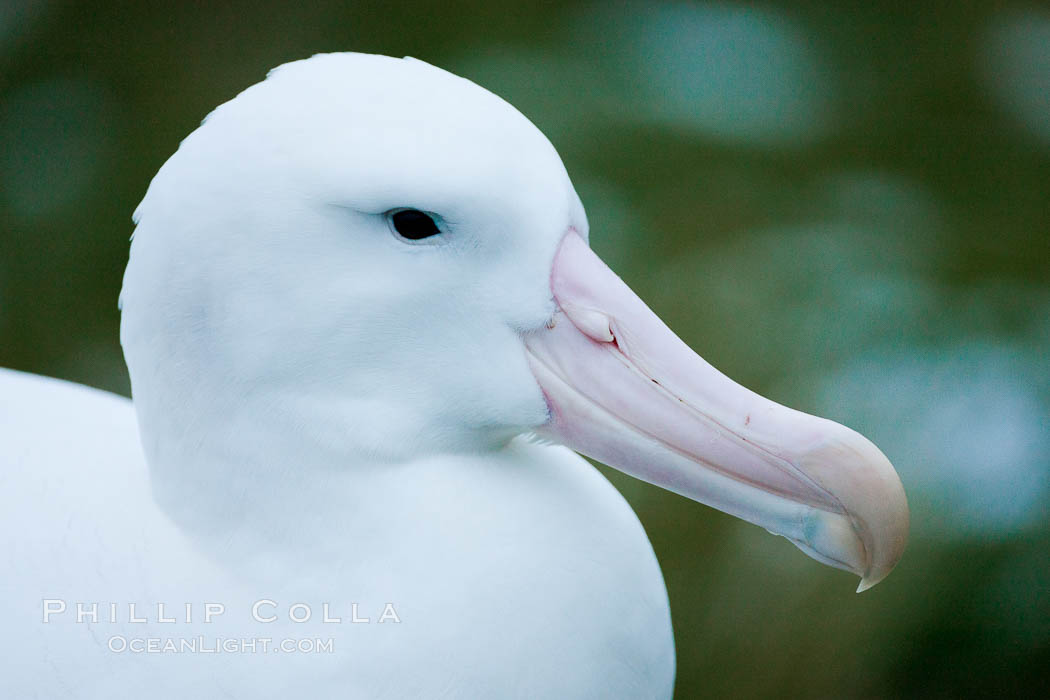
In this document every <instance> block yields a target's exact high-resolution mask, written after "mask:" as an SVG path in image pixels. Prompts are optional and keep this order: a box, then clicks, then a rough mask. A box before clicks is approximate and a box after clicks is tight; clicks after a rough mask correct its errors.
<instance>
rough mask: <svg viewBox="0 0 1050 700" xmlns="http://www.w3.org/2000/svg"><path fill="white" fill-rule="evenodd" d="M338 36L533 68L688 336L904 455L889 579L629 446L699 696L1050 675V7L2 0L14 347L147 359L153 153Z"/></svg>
mask: <svg viewBox="0 0 1050 700" xmlns="http://www.w3.org/2000/svg"><path fill="white" fill-rule="evenodd" d="M920 5H921V6H920ZM340 50H355V51H365V52H375V53H386V54H391V55H395V56H401V55H406V54H409V55H413V56H416V57H419V58H422V59H424V60H427V61H429V62H432V63H435V64H437V65H440V66H442V67H445V68H448V69H450V70H452V71H454V72H457V73H460V74H461V75H464V76H465V77H468V78H471V79H473V80H475V81H476V82H479V83H480V84H481V85H483V86H485V87H487V88H489V89H491V90H493V91H494V92H496V93H498V94H499V95H501V96H503V97H505V98H506V99H508V100H509V101H510V102H511V103H513V104H514V105H516V106H517V107H518V108H519V109H521V110H522V111H523V112H524V113H525V114H526V115H527V116H528V117H530V118H531V119H532V120H533V121H534V122H535V123H536V124H537V125H538V126H539V127H540V129H542V130H543V131H544V132H545V133H546V134H547V135H548V136H549V137H550V138H551V140H552V141H553V142H554V144H555V146H556V147H557V148H558V149H559V151H560V152H561V154H562V156H563V158H564V160H565V163H566V165H567V167H568V169H569V172H570V174H571V175H572V176H573V179H574V182H575V183H576V186H577V189H578V191H579V192H580V195H581V197H582V198H583V201H584V204H585V205H586V207H587V210H588V214H589V216H590V219H591V224H592V242H593V245H594V247H595V248H596V249H597V250H598V252H599V253H600V254H601V255H602V256H603V257H605V259H606V260H607V261H609V262H610V264H611V265H612V267H613V268H614V269H616V270H617V271H618V272H620V274H621V275H622V276H623V277H624V278H625V279H626V280H627V281H628V282H629V283H630V284H631V285H632V286H633V287H634V288H635V289H636V290H637V291H638V292H639V293H640V295H641V296H642V297H643V298H645V299H646V300H648V301H649V303H650V304H651V306H652V307H653V308H654V309H655V310H656V311H657V312H658V313H659V314H660V315H661V316H663V317H664V318H665V319H666V320H667V321H668V323H669V324H670V325H671V326H672V327H673V328H675V329H676V330H677V331H678V332H679V333H680V334H681V335H682V336H683V337H684V338H685V340H686V341H687V342H689V343H690V344H691V345H692V346H693V347H694V348H696V349H697V350H698V351H699V352H700V353H701V354H702V355H704V356H705V357H706V358H707V359H708V360H710V361H711V362H712V363H713V364H714V365H716V366H717V367H720V368H721V369H722V370H724V371H725V372H727V373H728V374H729V375H730V376H732V377H734V378H735V379H737V380H739V381H741V382H742V383H744V384H745V385H747V386H749V387H751V388H754V389H756V390H757V391H759V392H761V393H763V394H766V395H768V396H771V397H772V398H774V399H776V400H778V401H780V402H782V403H786V404H789V405H792V406H796V407H799V408H801V409H804V410H806V411H809V412H813V413H818V414H821V415H826V416H829V417H831V418H833V419H835V420H838V421H841V422H844V423H846V424H848V425H850V426H852V427H854V428H857V429H858V430H860V431H861V432H863V433H864V434H866V435H868V436H869V437H871V438H872V439H873V440H874V441H875V442H876V443H877V444H878V445H880V446H881V447H882V449H883V450H884V451H885V452H886V454H887V455H888V456H889V457H890V459H891V460H892V461H893V462H894V464H895V465H896V466H897V468H898V470H899V472H900V474H901V477H902V479H903V481H904V484H905V487H906V488H907V490H908V494H909V497H910V501H911V506H912V518H913V521H912V533H913V534H912V541H911V544H910V546H909V549H908V551H907V553H906V554H905V557H904V559H903V560H902V562H901V564H900V565H899V567H898V569H897V571H896V572H895V573H894V574H893V575H892V576H891V577H890V578H889V579H888V580H887V581H886V582H885V583H883V584H881V585H880V586H878V587H877V588H875V589H874V590H872V591H870V592H868V593H865V594H863V595H860V596H858V595H855V594H854V593H853V588H854V587H855V585H856V581H855V580H854V579H853V578H852V577H850V576H848V575H846V574H843V573H841V572H836V571H834V570H831V569H827V568H825V567H822V566H819V565H818V564H816V563H814V562H812V561H811V560H809V559H807V558H806V557H805V556H803V555H802V554H800V553H798V552H797V551H795V549H794V548H793V547H792V546H791V545H790V544H789V543H788V542H786V541H785V540H783V539H778V538H773V537H770V536H769V535H767V534H766V533H764V532H762V531H760V530H759V529H757V528H754V527H752V526H749V525H746V524H743V523H740V522H737V521H735V520H733V519H731V518H729V517H727V516H723V515H721V514H720V513H717V512H714V511H712V510H710V509H707V508H703V507H700V506H697V505H696V504H694V503H692V502H689V501H686V500H684V499H682V498H678V497H676V496H674V495H672V494H669V493H666V492H663V491H660V490H658V489H655V488H652V487H649V486H647V485H645V484H641V483H639V482H635V481H633V480H631V479H629V478H627V477H624V476H622V475H620V474H618V473H615V472H611V473H609V476H610V478H611V479H613V481H614V482H615V483H616V484H617V486H618V487H619V488H620V489H621V490H622V491H623V492H624V493H625V494H626V495H627V497H628V498H629V499H630V500H631V502H632V504H633V505H634V507H635V508H636V510H637V511H638V513H639V515H640V516H641V519H642V521H643V522H644V524H645V526H646V529H647V530H648V532H649V535H650V537H651V538H652V541H653V544H654V546H655V548H656V552H657V554H658V556H659V558H660V561H661V562H662V564H663V569H664V572H665V575H666V578H667V585H668V588H669V590H670V596H671V605H672V610H673V615H674V622H675V631H676V637H677V643H678V695H679V697H683V698H692V697H701V696H723V697H728V696H731V697H740V698H744V697H818V698H853V697H857V698H878V697H946V698H952V697H963V696H995V697H1004V696H1013V697H1038V696H1041V697H1050V522H1048V515H1050V509H1048V503H1050V431H1048V429H1047V423H1048V420H1047V419H1048V416H1050V410H1048V407H1050V367H1048V363H1047V350H1048V346H1050V10H1048V9H1046V8H1045V7H1040V6H1035V5H1028V4H1024V3H1018V4H1009V3H1005V4H1004V3H981V2H931V3H916V4H915V5H914V6H911V7H908V6H907V5H905V4H904V3H891V2H884V1H877V2H871V3H866V4H863V5H861V4H858V6H857V7H853V8H851V9H843V8H842V7H832V6H831V4H830V3H826V2H801V3H799V2H796V3H786V2H781V3H766V4H759V5H753V4H748V5H732V4H711V3H688V2H675V1H670V0H663V1H659V2H633V3H611V2H609V3H573V2H557V3H529V4H524V5H521V6H519V7H516V8H515V7H510V6H509V5H506V4H502V3H493V2H489V1H487V0H442V1H441V2H437V1H422V2H414V3H388V2H336V1H334V0H329V1H327V2H310V3H308V2H299V3H285V2H273V1H270V0H253V1H252V2H222V3H210V4H205V3H189V2H186V3H181V2H170V1H169V2H165V3H148V2H106V3H104V2H93V3H74V2H60V1H58V0H2V2H0V365H2V366H8V367H14V368H18V369H23V370H28V371H32V372H39V373H42V374H48V375H54V376H58V377H64V378H68V379H72V380H74V381H78V382H83V383H86V384H90V385H93V386H98V387H102V388H106V389H110V390H113V391H117V392H121V393H125V394H126V393H127V392H128V381H127V376H126V374H125V370H124V365H123V360H122V357H121V352H120V347H119V345H118V340H117V327H118V320H119V318H118V312H117V304H116V301H117V293H118V291H119V288H120V281H121V274H122V271H123V267H124V264H125V262H126V256H127V247H128V237H129V235H130V233H131V230H132V226H131V218H130V217H131V212H132V210H133V209H134V208H135V205H136V204H137V203H138V201H139V199H140V198H141V196H142V195H143V193H144V192H145V189H146V186H147V184H148V183H149V181H150V178H151V177H152V175H153V173H154V172H155V171H156V170H157V168H158V167H160V165H161V164H162V163H163V162H164V160H165V159H166V158H167V157H168V156H169V155H170V154H171V153H172V152H173V151H174V150H175V148H176V147H177V146H178V143H179V140H180V139H181V138H182V137H184V136H185V135H186V134H188V133H189V132H190V131H191V130H193V129H194V128H195V127H196V126H197V125H198V124H199V122H200V120H201V119H202V118H203V117H204V115H205V114H207V113H208V112H209V111H210V110H211V109H212V108H213V107H215V106H216V105H217V104H219V103H221V102H223V101H225V100H227V99H230V98H231V97H233V96H234V95H235V94H236V93H237V92H239V91H240V90H242V89H243V88H245V87H247V86H248V85H250V84H252V83H254V82H257V81H258V80H260V79H261V78H262V77H263V76H264V75H265V74H266V71H267V70H268V69H269V68H271V67H273V66H275V65H277V64H280V63H283V62H285V61H289V60H293V59H298V58H303V57H306V56H309V55H311V54H313V53H317V52H322V51H340ZM3 399H4V397H2V396H0V400H3Z"/></svg>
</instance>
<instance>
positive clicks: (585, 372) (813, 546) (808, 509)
mask: <svg viewBox="0 0 1050 700" xmlns="http://www.w3.org/2000/svg"><path fill="white" fill-rule="evenodd" d="M551 290H552V291H553V293H554V299H555V301H556V302H557V304H558V306H559V311H558V312H557V313H556V314H555V316H554V318H553V320H552V323H551V324H550V326H551V327H550V328H549V329H547V330H541V331H537V332H535V333H532V334H530V335H529V336H528V337H527V338H526V347H527V350H528V356H529V361H530V363H531V366H532V371H533V372H534V373H535V375H536V379H537V381H538V382H539V384H540V386H541V388H542V389H543V391H544V393H545V394H546V397H547V402H548V404H549V407H550V414H551V419H550V422H549V423H548V424H547V425H545V426H544V427H543V428H542V429H541V430H540V431H539V432H540V433H541V434H542V435H544V436H546V437H549V438H551V439H553V440H555V441H557V442H560V443H562V444H565V445H567V446H569V447H571V448H573V449H574V450H577V451H578V452H581V453H582V454H585V455H587V456H588V457H592V458H594V459H596V460H599V461H601V462H604V463H605V464H608V465H609V466H612V467H616V468H617V469H620V470H622V471H624V472H626V473H628V474H631V475H633V476H635V477H637V478H639V479H643V480H645V481H648V482H649V483H651V484H656V485H657V486H661V487H663V488H665V489H669V490H671V491H674V492H675V493H678V494H681V495H683V496H687V497H689V498H692V499H693V500H696V501H699V502H701V503H706V504H707V505H709V506H712V507H714V508H717V509H719V510H721V511H724V512H726V513H729V514H731V515H735V516H737V517H739V518H742V519H744V520H747V521H748V522H752V523H754V524H756V525H759V526H761V527H764V528H765V529H767V530H769V531H770V532H772V533H774V534H778V535H783V536H785V537H787V538H788V539H790V540H791V541H792V542H794V543H795V544H796V545H797V546H798V547H799V548H800V549H801V550H802V551H804V552H806V553H807V554H809V555H810V556H811V557H813V558H814V559H816V560H818V561H821V562H823V563H825V564H829V565H831V566H834V567H838V568H840V569H845V570H847V571H852V572H854V573H856V574H858V575H859V576H860V577H861V582H860V587H859V588H858V592H859V591H863V590H866V589H868V588H870V587H872V586H874V585H875V584H876V583H878V582H879V581H881V580H882V579H883V578H885V577H886V575H887V574H889V572H890V570H892V569H893V567H894V565H895V564H896V563H897V561H898V560H899V559H900V557H901V554H902V553H903V551H904V545H905V542H906V541H907V538H908V503H907V499H906V498H905V496H904V488H903V487H902V486H901V482H900V479H899V478H898V477H897V473H896V472H895V471H894V469H893V466H892V465H891V464H890V462H889V460H887V459H886V457H885V456H884V455H883V454H882V452H880V451H879V449H878V448H877V447H875V445H873V444H872V443H871V442H870V441H868V440H867V439H866V438H864V437H863V436H861V435H859V434H858V433H855V432H854V431H852V430H850V429H849V428H846V427H845V426H842V425H839V424H838V423H833V422H832V421H829V420H825V419H823V418H817V417H815V416H811V415H808V414H805V413H801V412H799V411H795V410H793V409H790V408H786V407H784V406H781V405H780V404H777V403H774V402H772V401H769V400H768V399H765V398H763V397H761V396H759V395H758V394H755V393H754V392H752V391H749V390H747V389H745V388H744V387H742V386H740V385H739V384H736V383H735V382H733V381H732V380H731V379H729V378H728V377H726V376H725V375H723V374H722V373H721V372H719V371H718V370H716V369H715V368H714V367H712V366H711V365H709V364H708V363H707V362H705V361H704V360H703V358H701V357H700V356H698V355H697V354H696V353H694V352H693V351H692V350H690V349H689V347H688V346H687V345H686V344H685V343H683V342H682V341H681V340H680V339H679V338H678V336H676V335H675V334H674V333H673V332H672V331H671V330H670V329H669V328H668V327H667V326H666V325H664V323H663V322H662V321H661V320H660V319H659V318H658V317H657V316H656V314H654V313H653V312H652V311H651V310H650V309H649V307H647V306H646V305H645V303H644V302H643V301H642V300H641V299H639V298H638V297H637V296H636V295H635V294H634V292H632V291H631V290H630V288H629V287H628V286H627V285H626V284H624V282H623V281H622V280H621V279H620V278H619V277H617V276H616V274H615V273H614V272H613V271H612V270H610V269H609V268H608V267H607V266H606V265H605V264H604V263H603V262H602V261H601V259H599V258H598V256H597V255H595V254H594V253H593V252H592V251H591V249H590V248H589V247H588V246H587V243H586V242H585V241H584V240H583V239H582V238H581V237H580V236H579V235H578V234H577V233H576V232H575V231H570V232H569V233H568V234H567V235H566V236H565V238H564V239H563V241H562V243H561V246H560V247H559V249H558V252H557V254H556V256H555V258H554V265H553V269H552V271H551Z"/></svg>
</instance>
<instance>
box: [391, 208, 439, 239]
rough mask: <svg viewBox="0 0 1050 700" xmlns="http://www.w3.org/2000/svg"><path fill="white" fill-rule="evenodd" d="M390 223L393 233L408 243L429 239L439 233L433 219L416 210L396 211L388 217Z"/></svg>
mask: <svg viewBox="0 0 1050 700" xmlns="http://www.w3.org/2000/svg"><path fill="white" fill-rule="evenodd" d="M390 222H391V223H392V224H393V225H394V230H395V231H397V232H398V233H399V234H401V236H403V237H404V238H407V239H408V240H410V241H418V240H420V239H422V238H430V237H431V236H436V235H438V234H439V233H441V230H440V229H439V228H438V227H437V224H436V223H434V219H433V218H431V217H430V215H429V214H424V213H423V212H421V211H419V210H418V209H402V210H400V211H396V212H394V213H393V214H391V215H390Z"/></svg>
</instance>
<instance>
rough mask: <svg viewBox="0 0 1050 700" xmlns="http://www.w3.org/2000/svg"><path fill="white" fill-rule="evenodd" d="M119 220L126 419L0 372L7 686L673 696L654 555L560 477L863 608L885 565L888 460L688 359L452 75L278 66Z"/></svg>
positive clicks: (552, 167)
mask: <svg viewBox="0 0 1050 700" xmlns="http://www.w3.org/2000/svg"><path fill="white" fill-rule="evenodd" d="M134 220H135V223H136V228H135V232H134V235H133V239H132V243H131V249H130V256H129V263H128V266H127V271H126V273H125V276H124V283H123V289H122V292H121V298H120V303H121V308H122V316H121V343H122V346H123V349H124V353H125V358H126V361H127V365H128V369H129V373H130V377H131V387H132V395H133V401H128V400H126V399H123V398H121V397H117V396H113V395H110V394H106V393H104V392H100V391H97V390H93V389H89V388H86V387H82V386H77V385H73V384H68V383H64V382H60V381H58V380H53V379H47V378H42V377H35V376H31V375H25V374H21V373H17V372H13V371H0V396H2V397H3V400H2V401H0V461H2V470H0V483H2V484H3V491H2V493H3V500H4V504H3V507H2V508H0V522H2V527H0V533H2V534H0V537H2V551H3V553H4V560H5V565H4V570H5V573H4V576H3V578H2V580H0V587H2V595H0V614H2V619H3V620H4V632H5V633H4V635H3V636H2V640H3V641H2V642H0V657H2V658H3V666H4V669H5V670H4V674H3V675H4V685H5V687H6V689H7V690H6V691H5V692H6V694H7V695H8V696H10V697H48V698H58V697H75V698H103V697H106V698H108V697H150V698H186V697H208V698H210V697H228V698H260V697H274V698H277V697H281V698H286V697H297V698H311V699H313V698H436V697H441V698H497V697H498V698H611V697H616V698H668V697H670V696H671V695H672V693H673V687H674V675H675V654H674V640H673V636H672V631H671V617H670V607H669V604H668V598H667V593H666V588H665V586H664V582H663V578H662V575H661V572H660V568H659V565H658V563H657V560H656V557H655V556H654V553H653V550H652V547H651V546H650V543H649V541H648V539H647V537H646V535H645V532H644V530H643V529H642V526H641V524H640V523H639V521H638V519H637V517H636V516H635V514H634V513H633V511H632V510H631V508H630V507H629V506H628V504H627V503H626V501H625V500H624V499H623V497H622V496H621V495H620V494H619V493H618V492H617V491H616V490H615V489H614V488H613V486H612V485H610V483H609V482H608V481H607V480H606V479H605V478H604V477H603V476H602V475H601V474H600V473H599V472H598V471H597V470H596V469H595V468H594V467H593V466H592V465H591V464H590V463H588V462H587V461H586V460H585V459H584V458H583V457H581V456H580V454H582V455H586V456H588V457H591V458H593V459H595V460H598V461H601V462H604V463H605V464H608V465H610V466H612V467H615V468H617V469H620V470H622V471H624V472H626V473H628V474H631V475H633V476H635V477H637V478H639V479H643V480H645V481H647V482H649V483H652V484H655V485H657V486H660V487H663V488H665V489H669V490H671V491H674V492H676V493H678V494H681V495H684V496H687V497H688V498H690V499H693V500H695V501H698V502H700V503H703V504H707V505H709V506H712V507H714V508H717V509H719V510H722V511H724V512H726V513H730V514H732V515H734V516H737V517H739V518H742V519H744V520H746V521H749V522H751V523H754V524H756V525H759V526H760V527H763V528H765V529H766V530H769V531H770V532H772V533H775V534H779V535H783V536H784V537H786V538H788V539H789V540H791V542H793V543H794V544H795V545H797V546H798V547H799V548H800V549H801V550H803V551H804V552H805V553H806V554H808V555H810V556H811V557H813V558H814V559H816V560H818V561H820V562H823V563H824V564H829V565H831V566H834V567H838V568H841V569H845V570H847V571H850V572H853V573H854V574H856V575H857V576H859V577H860V589H861V590H863V589H865V588H868V587H870V586H872V585H874V584H876V583H877V582H879V581H880V580H882V579H883V578H884V577H885V576H886V575H887V574H888V573H889V572H890V570H891V569H892V568H893V566H894V565H895V564H896V562H897V561H898V559H899V558H900V556H901V553H902V551H903V548H904V545H905V541H906V538H907V530H908V509H907V503H906V500H905V495H904V491H903V489H902V486H901V483H900V481H899V479H898V477H897V474H896V472H895V471H894V469H893V467H892V466H891V465H890V463H889V461H888V460H887V459H886V457H885V456H883V454H882V453H881V452H880V451H879V450H878V449H877V448H876V447H875V446H874V445H873V444H872V443H871V442H869V441H868V440H867V439H865V438H864V437H862V436H861V435H859V434H858V433H856V432H854V431H852V430H850V429H848V428H846V427H844V426H842V425H839V424H837V423H834V422H831V421H828V420H824V419H821V418H817V417H814V416H810V415H807V414H804V413H801V412H798V411H795V410H792V409H789V408H786V407H784V406H781V405H778V404H776V403H774V402H772V401H769V400H767V399H765V398H762V397H761V396H759V395H757V394H755V393H752V392H751V391H748V390H747V389H745V388H743V387H741V386H739V385H738V384H736V383H734V382H733V381H732V380H730V379H729V378H727V377H726V376H724V375H723V374H721V373H719V372H718V371H717V370H716V369H715V368H713V367H712V366H711V365H709V364H708V363H706V362H705V361H704V360H703V359H701V358H700V357H699V356H698V355H697V354H695V353H694V352H693V351H692V350H691V349H690V348H689V347H687V346H686V345H685V344H684V343H683V342H682V341H681V340H680V339H679V338H678V337H677V336H676V335H675V334H674V333H673V332H672V331H671V330H670V329H669V328H668V327H667V326H666V325H664V324H663V323H662V322H661V321H660V319H659V318H658V317H657V316H656V315H655V314H654V313H653V312H652V311H651V310H650V309H649V308H648V307H647V306H646V305H645V304H644V302H643V301H642V300H641V299H639V298H638V297H637V296H636V295H635V294H634V293H633V292H632V291H631V290H630V289H629V287H628V286H627V285H626V284H625V283H624V282H623V281H621V280H620V278H619V277H617V276H616V274H615V273H613V272H612V271H611V270H610V269H609V268H608V267H606V265H605V264H604V263H603V262H602V261H601V260H600V259H599V258H598V257H597V256H596V255H595V253H593V252H592V251H591V249H590V247H589V244H588V241H589V233H590V232H589V228H588V224H587V217H586V215H585V213H584V208H583V206H582V204H581V202H580V199H579V198H578V196H577V194H576V192H575V190H574V189H573V185H572V183H571V181H570V179H569V176H568V174H567V173H566V169H565V167H564V165H563V164H562V162H561V159H560V158H559V156H558V154H557V153H556V151H555V149H554V148H553V146H552V145H551V144H550V142H549V141H548V140H547V139H546V138H545V137H544V136H543V134H542V133H541V132H540V131H539V130H538V129H537V128H536V127H535V126H534V125H533V124H532V123H531V122H529V120H528V119H526V118H525V117H524V116H523V115H522V114H521V113H519V112H518V111H517V110H515V109H514V108H513V107H512V106H511V105H509V104H507V103H506V102H504V101H503V100H502V99H500V98H499V97H497V96H495V95H493V94H492V93H490V92H488V91H486V90H484V89H482V88H481V87H479V86H477V85H475V84H473V83H471V82H469V81H467V80H465V79H462V78H460V77H457V76H455V75H453V74H451V73H448V72H446V71H444V70H441V69H439V68H436V67H434V66H431V65H428V64H427V63H424V62H421V61H418V60H414V59H409V58H406V59H395V58H389V57H384V56H373V55H363V54H355V53H340V54H327V55H318V56H315V57H313V58H310V59H307V60H303V61H298V62H294V63H289V64H287V65H284V66H281V67H279V68H277V69H275V70H273V71H272V72H271V73H270V74H269V75H268V76H267V78H266V79H265V80H264V81H263V82H261V83H258V84H256V85H254V86H252V87H250V88H248V89H247V90H245V91H244V92H242V93H241V94H240V95H238V96H237V97H236V98H234V99H233V100H231V101H229V102H227V103H225V104H223V105H222V106H220V107H218V108H217V109H216V110H215V111H214V112H212V113H211V114H210V115H209V116H208V117H207V118H206V119H205V120H204V121H203V123H202V125H201V126H200V127H199V128H198V129H196V130H195V131H194V132H193V133H191V134H190V135H189V136H188V137H187V138H186V139H185V140H184V141H183V142H182V143H181V145H180V146H179V148H178V150H177V152H176V153H175V154H174V155H173V156H171V158H170V159H169V160H168V161H167V162H166V163H165V164H164V165H163V167H162V168H161V169H160V171H159V172H158V173H157V175H156V176H155V178H154V179H153V181H152V182H151V184H150V185H149V188H148V191H147V193H146V195H145V198H144V199H143V201H142V203H141V205H140V206H139V207H138V209H137V210H136V212H135V215H134ZM578 453H579V454H578ZM681 546H688V544H687V543H682V544H681Z"/></svg>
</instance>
